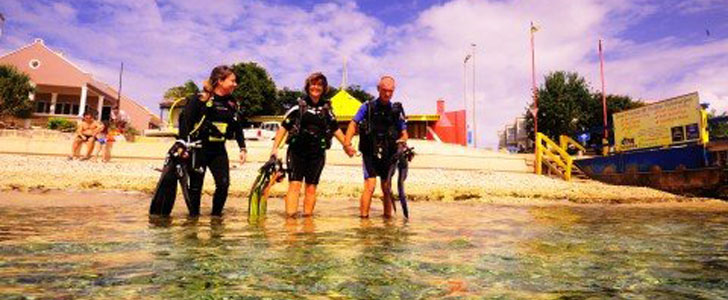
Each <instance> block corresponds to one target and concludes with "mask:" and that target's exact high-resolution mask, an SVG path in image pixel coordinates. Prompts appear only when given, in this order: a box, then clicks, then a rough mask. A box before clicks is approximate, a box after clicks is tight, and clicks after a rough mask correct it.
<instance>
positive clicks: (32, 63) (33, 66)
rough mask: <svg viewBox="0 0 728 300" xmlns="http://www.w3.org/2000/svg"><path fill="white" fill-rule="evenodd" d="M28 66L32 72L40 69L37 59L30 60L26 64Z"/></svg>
mask: <svg viewBox="0 0 728 300" xmlns="http://www.w3.org/2000/svg"><path fill="white" fill-rule="evenodd" d="M28 66H29V67H30V68H31V69H33V70H35V69H38V68H39V67H40V60H37V59H31V60H30V61H29V62H28Z"/></svg>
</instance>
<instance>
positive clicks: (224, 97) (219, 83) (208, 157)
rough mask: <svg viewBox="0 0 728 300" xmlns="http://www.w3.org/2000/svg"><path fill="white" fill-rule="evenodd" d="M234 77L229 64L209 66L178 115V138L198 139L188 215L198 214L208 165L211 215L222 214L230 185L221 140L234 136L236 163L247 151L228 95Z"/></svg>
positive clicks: (239, 120)
mask: <svg viewBox="0 0 728 300" xmlns="http://www.w3.org/2000/svg"><path fill="white" fill-rule="evenodd" d="M237 85H238V84H237V78H236V76H235V73H234V72H233V70H232V68H230V67H229V66H224V65H223V66H217V67H215V68H214V69H212V72H211V74H210V78H209V79H208V80H207V81H205V83H204V86H203V92H202V93H200V94H198V95H193V96H190V97H188V98H187V105H186V106H185V109H184V111H183V112H182V114H183V116H182V117H181V118H180V128H179V138H180V139H182V140H185V141H200V143H201V146H202V147H201V148H200V149H197V150H196V151H197V152H196V160H197V162H196V165H195V166H191V169H190V171H189V174H190V202H191V204H192V205H191V206H192V209H191V210H190V215H199V214H200V198H201V196H202V183H203V181H204V179H205V169H206V168H209V169H210V172H212V177H213V178H214V179H215V194H214V196H213V198H212V215H213V216H220V215H222V210H223V207H225V201H226V200H227V196H228V187H229V186H230V165H229V161H228V153H227V150H226V149H225V140H227V139H233V138H234V139H235V140H236V141H237V143H238V147H239V148H240V163H241V164H243V163H245V158H246V155H247V150H246V149H245V136H243V126H242V125H241V121H242V120H241V116H240V114H239V113H238V111H239V110H238V104H237V103H236V101H235V99H233V97H232V93H233V91H234V90H235V87H237Z"/></svg>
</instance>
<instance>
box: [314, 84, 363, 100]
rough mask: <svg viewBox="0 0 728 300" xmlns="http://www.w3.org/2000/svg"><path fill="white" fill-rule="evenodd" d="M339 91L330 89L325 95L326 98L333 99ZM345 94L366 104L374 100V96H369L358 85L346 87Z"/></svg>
mask: <svg viewBox="0 0 728 300" xmlns="http://www.w3.org/2000/svg"><path fill="white" fill-rule="evenodd" d="M340 90H341V89H339V88H335V87H330V88H329V92H328V93H327V94H326V96H325V97H326V98H331V97H334V95H336V94H337V93H338V92H339V91H340ZM346 92H347V93H349V95H351V96H352V97H354V98H356V100H359V102H362V103H363V102H366V101H369V100H372V99H374V95H372V94H370V93H369V92H367V91H365V90H363V89H362V88H361V86H360V85H358V84H354V85H350V86H348V87H346Z"/></svg>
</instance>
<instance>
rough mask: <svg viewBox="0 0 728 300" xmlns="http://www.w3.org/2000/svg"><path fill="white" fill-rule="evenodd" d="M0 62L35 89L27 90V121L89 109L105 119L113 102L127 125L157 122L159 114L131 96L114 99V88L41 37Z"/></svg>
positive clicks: (35, 122)
mask: <svg viewBox="0 0 728 300" xmlns="http://www.w3.org/2000/svg"><path fill="white" fill-rule="evenodd" d="M0 64H4V65H11V66H14V67H15V68H17V69H18V70H19V71H21V72H23V73H25V74H27V75H28V76H29V77H30V80H31V82H32V84H33V85H34V86H35V88H36V91H35V93H34V94H31V100H32V101H33V102H34V110H33V115H32V116H31V119H30V124H31V125H34V126H45V125H46V123H47V122H48V119H49V118H51V117H62V118H66V119H71V120H78V119H80V118H81V117H82V116H83V114H84V113H85V112H86V111H91V112H93V114H94V116H95V117H96V119H97V120H108V119H109V116H110V113H111V108H112V107H113V106H115V105H119V107H120V108H121V110H123V111H125V112H126V113H127V114H128V115H129V117H130V119H131V126H132V127H134V128H135V129H137V130H140V131H142V130H145V129H149V128H158V127H159V125H160V120H159V117H157V116H156V115H154V113H152V112H151V111H149V110H148V109H147V108H146V107H144V106H142V105H140V104H138V103H137V102H135V101H134V100H132V99H130V98H128V97H126V96H124V95H121V99H120V100H119V102H118V103H117V101H116V98H117V97H118V92H117V91H116V90H115V89H114V88H112V87H110V86H109V85H107V84H106V83H103V82H101V81H98V80H96V79H94V78H93V76H92V75H91V74H90V73H88V72H85V71H83V70H81V68H79V67H78V66H76V65H75V64H74V63H72V62H71V61H69V60H68V59H66V58H65V57H64V56H63V55H62V54H61V53H58V52H54V51H53V50H51V49H50V48H48V47H47V46H46V45H45V44H44V43H43V40H41V39H36V40H35V41H34V42H33V43H32V44H29V45H26V46H24V47H22V48H20V49H17V50H15V51H12V52H10V53H7V54H5V55H3V56H1V57H0ZM8 118H10V117H8ZM15 121H19V120H15Z"/></svg>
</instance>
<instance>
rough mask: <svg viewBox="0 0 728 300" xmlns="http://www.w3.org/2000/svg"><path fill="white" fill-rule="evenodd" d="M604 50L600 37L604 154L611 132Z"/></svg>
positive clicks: (606, 150) (604, 153) (605, 153)
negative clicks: (608, 128)
mask: <svg viewBox="0 0 728 300" xmlns="http://www.w3.org/2000/svg"><path fill="white" fill-rule="evenodd" d="M603 52H604V50H603V49H602V40H601V39H599V73H600V75H601V78H602V108H603V112H604V135H603V138H602V155H607V152H608V151H609V135H608V134H609V132H608V131H607V92H606V90H605V88H604V86H605V84H604V54H603Z"/></svg>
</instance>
